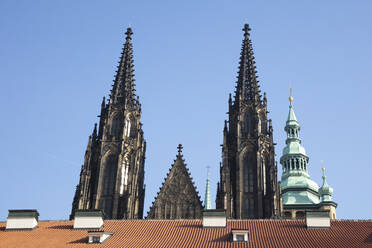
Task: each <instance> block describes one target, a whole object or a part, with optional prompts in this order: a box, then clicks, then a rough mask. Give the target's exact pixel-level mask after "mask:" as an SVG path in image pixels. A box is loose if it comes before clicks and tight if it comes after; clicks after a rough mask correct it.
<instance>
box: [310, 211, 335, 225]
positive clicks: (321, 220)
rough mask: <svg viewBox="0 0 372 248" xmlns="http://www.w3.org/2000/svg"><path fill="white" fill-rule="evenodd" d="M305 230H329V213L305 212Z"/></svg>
mask: <svg viewBox="0 0 372 248" xmlns="http://www.w3.org/2000/svg"><path fill="white" fill-rule="evenodd" d="M306 226H307V228H331V219H330V217H329V211H307V212H306Z"/></svg>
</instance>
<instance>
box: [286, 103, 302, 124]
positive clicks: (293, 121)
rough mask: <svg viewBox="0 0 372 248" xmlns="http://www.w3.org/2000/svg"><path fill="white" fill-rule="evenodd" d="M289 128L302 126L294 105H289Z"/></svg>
mask: <svg viewBox="0 0 372 248" xmlns="http://www.w3.org/2000/svg"><path fill="white" fill-rule="evenodd" d="M286 124H287V126H298V127H299V126H300V124H299V123H298V121H297V118H296V115H295V112H294V111H293V107H292V104H291V105H289V113H288V118H287V123H286Z"/></svg>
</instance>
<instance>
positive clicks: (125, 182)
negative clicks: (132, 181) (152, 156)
mask: <svg viewBox="0 0 372 248" xmlns="http://www.w3.org/2000/svg"><path fill="white" fill-rule="evenodd" d="M128 173H129V159H128V157H124V160H123V164H122V167H121V183H120V194H123V193H124V188H125V187H126V186H127V185H128Z"/></svg>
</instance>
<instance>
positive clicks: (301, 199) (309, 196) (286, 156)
mask: <svg viewBox="0 0 372 248" xmlns="http://www.w3.org/2000/svg"><path fill="white" fill-rule="evenodd" d="M289 101H290V105H289V113H288V118H287V121H286V126H285V128H284V130H285V131H286V133H287V140H286V146H285V147H284V149H283V155H282V157H281V158H280V163H281V164H282V166H283V167H284V164H285V163H286V162H287V164H288V161H292V162H291V163H293V162H294V161H299V160H301V161H303V160H304V161H305V165H302V168H301V167H300V168H297V164H296V166H295V167H294V169H293V167H289V168H288V166H287V169H286V170H283V174H282V180H281V190H282V192H283V194H282V198H283V205H284V206H286V205H316V204H319V202H320V198H319V194H318V192H319V186H318V184H317V183H316V182H314V181H313V180H311V179H310V176H309V174H308V172H307V163H308V159H309V158H308V157H307V155H306V150H305V148H304V147H303V146H302V145H301V139H300V137H299V133H300V128H301V127H300V124H299V122H298V121H297V118H296V115H295V112H294V110H293V106H292V101H293V98H292V97H290V98H289Z"/></svg>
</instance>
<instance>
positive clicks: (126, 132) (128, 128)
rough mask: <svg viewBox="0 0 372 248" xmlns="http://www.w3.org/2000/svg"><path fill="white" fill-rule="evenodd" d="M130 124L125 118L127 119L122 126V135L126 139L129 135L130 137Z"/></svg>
mask: <svg viewBox="0 0 372 248" xmlns="http://www.w3.org/2000/svg"><path fill="white" fill-rule="evenodd" d="M130 124H131V123H130V120H129V119H128V118H127V119H125V125H124V135H125V136H126V137H129V135H130V126H131V125H130Z"/></svg>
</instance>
